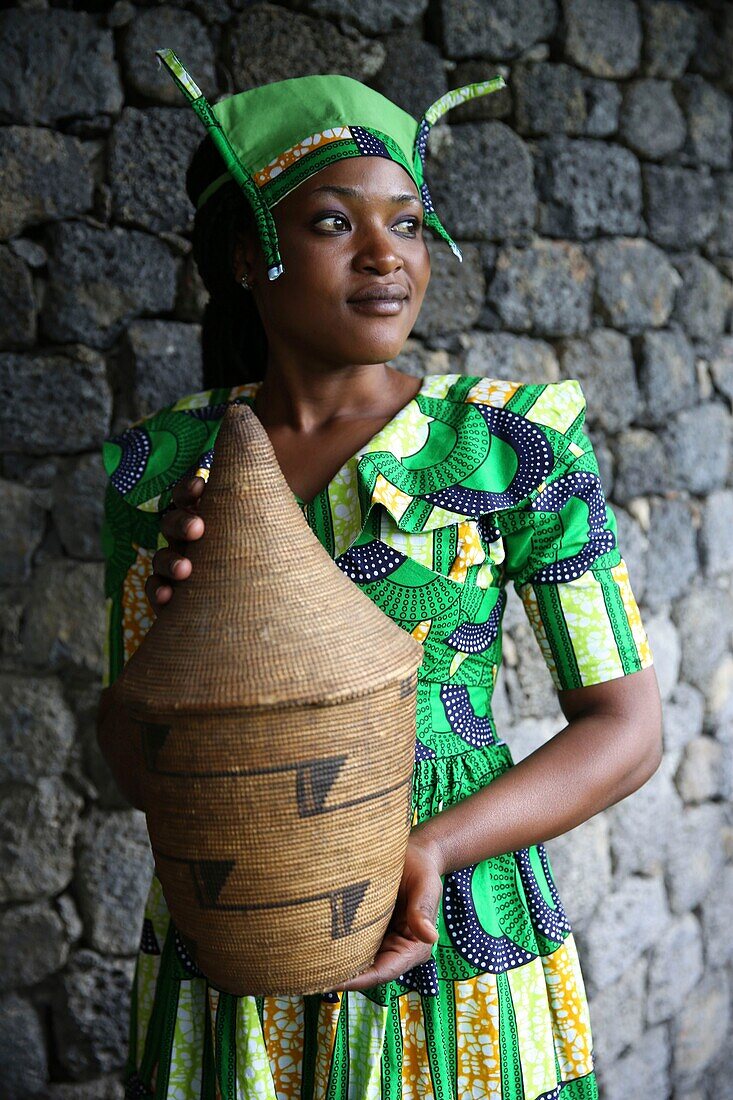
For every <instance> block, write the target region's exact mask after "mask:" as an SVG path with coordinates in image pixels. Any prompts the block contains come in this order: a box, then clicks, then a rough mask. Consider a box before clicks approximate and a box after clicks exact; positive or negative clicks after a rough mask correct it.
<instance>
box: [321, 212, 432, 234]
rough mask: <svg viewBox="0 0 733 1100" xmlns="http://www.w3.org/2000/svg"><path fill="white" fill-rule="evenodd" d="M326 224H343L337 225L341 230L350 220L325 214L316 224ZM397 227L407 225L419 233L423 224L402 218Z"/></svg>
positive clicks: (342, 216) (336, 215) (416, 220)
mask: <svg viewBox="0 0 733 1100" xmlns="http://www.w3.org/2000/svg"><path fill="white" fill-rule="evenodd" d="M324 222H337V223H341V224H340V225H336V227H335V228H337V229H341V228H343V227H344V226H348V224H349V222H348V219H347V218H346V217H345V216H344V215H343V214H324V215H323V217H321V218H317V219H316V221H315V223H314V224H315V225H322V224H323V223H324ZM397 225H398V226H400V225H407V227H408V229H409V230H411V232H412V233H418V232H419V231H420V228H421V225H422V223H421V221H420V219H419V218H401V219H400V221H399V222H398V223H397Z"/></svg>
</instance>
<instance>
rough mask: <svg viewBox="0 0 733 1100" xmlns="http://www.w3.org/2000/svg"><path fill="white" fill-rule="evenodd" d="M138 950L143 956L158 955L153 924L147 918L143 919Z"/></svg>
mask: <svg viewBox="0 0 733 1100" xmlns="http://www.w3.org/2000/svg"><path fill="white" fill-rule="evenodd" d="M140 950H141V951H142V952H143V953H144V954H145V955H159V954H160V944H159V943H158V939H157V937H156V935H155V929H154V928H153V922H152V921H151V920H150V919H149V917H145V918H144V919H143V930H142V935H141V937H140Z"/></svg>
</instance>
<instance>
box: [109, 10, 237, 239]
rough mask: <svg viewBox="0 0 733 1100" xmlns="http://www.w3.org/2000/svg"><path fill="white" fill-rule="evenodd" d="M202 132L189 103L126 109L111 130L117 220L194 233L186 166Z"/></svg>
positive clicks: (133, 224)
mask: <svg viewBox="0 0 733 1100" xmlns="http://www.w3.org/2000/svg"><path fill="white" fill-rule="evenodd" d="M146 14H151V13H150V12H146ZM181 14H185V13H181ZM167 79H168V83H169V84H170V85H171V87H172V88H173V91H174V92H175V93H176V96H177V97H180V92H179V91H178V89H177V88H176V87H175V86H174V85H173V82H172V81H171V80H170V78H167ZM203 136H204V129H203V127H202V125H201V121H200V120H199V118H198V117H197V116H196V115H195V114H194V113H193V111H192V110H191V109H190V107H182V108H180V110H172V109H171V108H169V107H149V108H148V109H147V110H145V111H140V110H138V109H137V108H135V107H126V108H125V110H124V111H123V112H122V115H121V116H120V119H119V121H118V122H117V123H116V124H115V127H114V129H113V131H112V139H111V142H110V152H109V179H110V183H111V185H112V196H113V215H114V218H115V221H118V222H121V223H122V224H123V225H131V226H139V227H142V228H144V229H150V230H152V231H153V232H155V233H160V232H163V231H167V232H187V231H190V229H191V228H192V227H193V216H194V213H195V210H194V207H193V205H192V203H191V201H190V199H189V197H188V195H187V194H186V187H185V180H186V169H187V167H188V164H189V162H190V160H191V157H192V156H193V153H194V150H195V149H196V147H197V146H198V145H199V143H200V142H201V140H202V138H203ZM222 171H224V162H223V161H222Z"/></svg>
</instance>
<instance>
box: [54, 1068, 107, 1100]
mask: <svg viewBox="0 0 733 1100" xmlns="http://www.w3.org/2000/svg"><path fill="white" fill-rule="evenodd" d="M37 1100H125V1089H124V1085H123V1084H122V1081H121V1079H120V1077H119V1075H117V1074H115V1075H113V1076H109V1077H96V1078H95V1079H94V1080H93V1081H75V1082H74V1083H73V1084H65V1085H64V1084H59V1085H50V1086H49V1087H48V1088H47V1089H44V1091H43V1092H42V1093H40V1094H39V1096H38V1097H37Z"/></svg>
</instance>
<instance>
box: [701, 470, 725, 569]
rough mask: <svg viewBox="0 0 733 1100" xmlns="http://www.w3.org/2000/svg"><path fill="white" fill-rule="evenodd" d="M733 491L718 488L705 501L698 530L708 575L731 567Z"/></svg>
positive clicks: (703, 560)
mask: <svg viewBox="0 0 733 1100" xmlns="http://www.w3.org/2000/svg"><path fill="white" fill-rule="evenodd" d="M731 531H733V491H731V490H730V489H719V490H717V491H716V492H714V493H711V494H710V496H709V497H708V498H707V500H706V501H705V507H704V509H703V514H702V528H701V531H700V535H701V538H700V546H701V550H702V562H703V565H704V567H705V572H706V573H707V575H708V576H711V577H715V576H718V575H719V574H722V573H729V572H730V571H731V570H732V569H733V538H731Z"/></svg>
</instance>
